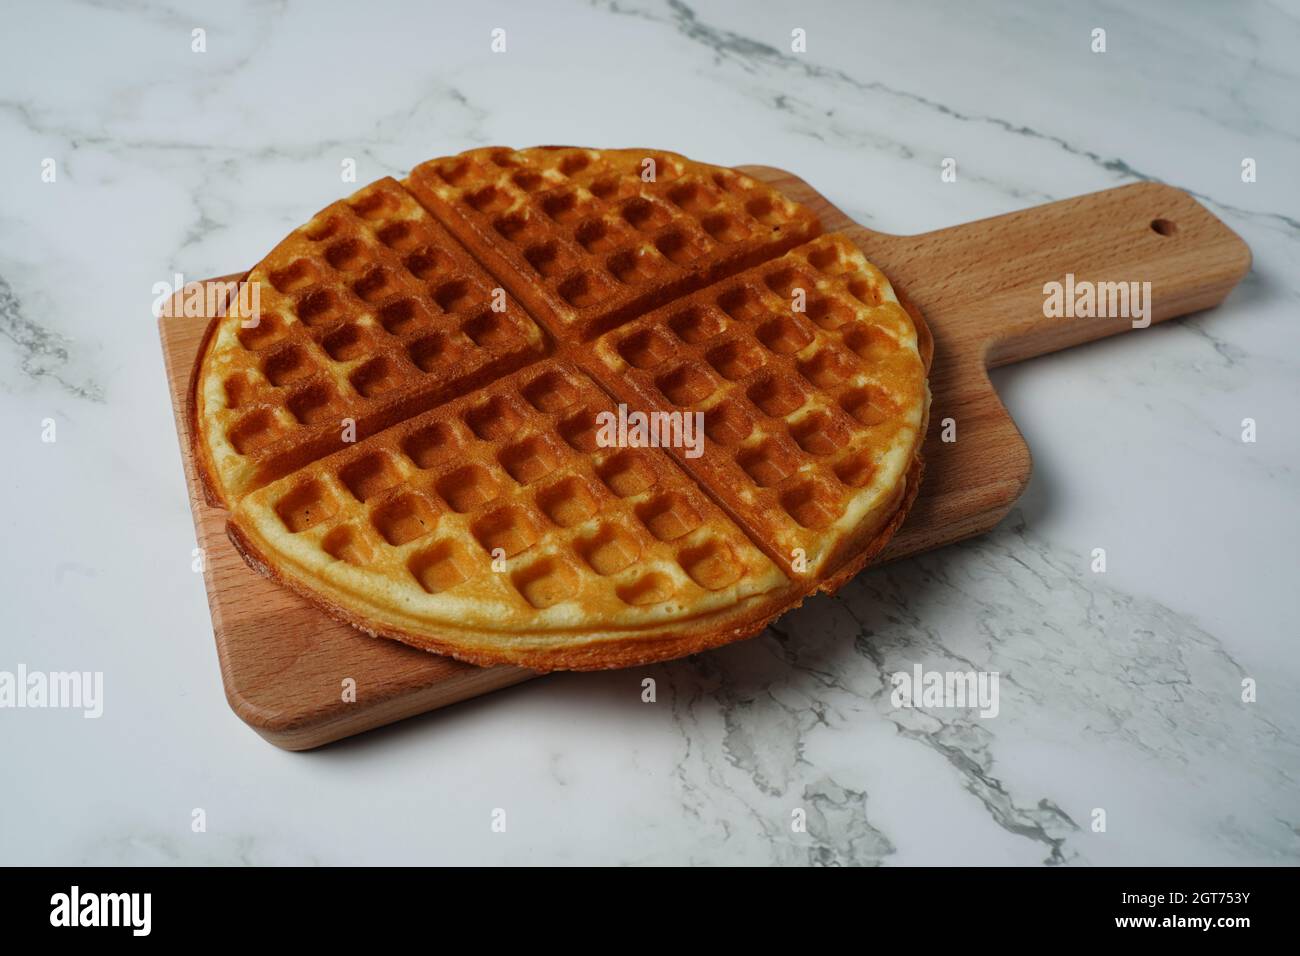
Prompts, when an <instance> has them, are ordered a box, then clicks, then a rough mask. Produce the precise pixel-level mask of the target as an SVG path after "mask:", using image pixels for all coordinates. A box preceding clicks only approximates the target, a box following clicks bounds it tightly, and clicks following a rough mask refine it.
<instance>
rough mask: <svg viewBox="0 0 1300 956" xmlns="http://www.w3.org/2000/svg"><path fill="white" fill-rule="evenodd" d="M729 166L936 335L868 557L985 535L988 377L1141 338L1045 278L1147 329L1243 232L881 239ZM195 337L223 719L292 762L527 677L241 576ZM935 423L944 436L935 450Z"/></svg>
mask: <svg viewBox="0 0 1300 956" xmlns="http://www.w3.org/2000/svg"><path fill="white" fill-rule="evenodd" d="M741 169H742V170H743V171H744V172H747V173H749V174H750V175H751V176H754V177H756V178H758V179H762V180H764V181H766V182H769V183H771V184H773V185H774V186H776V187H777V188H778V189H780V190H781V191H782V192H784V193H785V194H786V195H788V196H790V197H791V198H792V199H795V200H797V201H799V202H802V203H805V204H807V205H808V206H810V207H812V208H813V209H815V210H816V211H817V212H818V214H819V215H820V216H821V219H822V223H823V225H824V226H825V228H826V229H827V231H841V230H842V231H843V232H845V233H846V234H847V235H849V236H850V237H851V238H852V239H853V240H854V241H855V242H856V243H857V244H858V245H859V246H860V247H861V248H862V250H863V252H864V253H865V254H866V256H867V258H868V259H870V260H871V261H872V262H874V263H875V264H876V265H877V266H879V267H880V268H881V269H882V270H883V271H884V272H885V274H886V275H887V276H888V277H889V279H890V280H891V281H892V282H893V284H894V286H895V288H896V289H898V290H899V292H900V294H901V295H902V296H904V297H905V298H906V299H907V300H909V301H910V303H911V304H913V305H915V306H917V307H919V308H920V310H921V311H922V313H923V314H924V315H925V317H926V320H927V321H928V323H929V325H930V329H931V332H932V334H933V336H934V345H935V348H934V365H933V368H932V369H931V373H930V387H931V390H932V392H933V405H932V407H931V414H930V423H931V424H930V435H929V437H928V440H927V442H926V445H925V457H926V461H927V466H926V474H925V480H924V482H923V484H922V486H921V491H920V495H919V496H918V498H917V501H916V505H915V507H914V508H913V510H912V513H911V514H910V515H909V516H908V519H907V521H906V523H905V524H904V525H903V527H902V529H901V530H900V531H899V533H898V535H897V537H895V539H894V541H893V542H892V543H891V544H890V546H889V548H888V549H887V550H886V552H885V554H884V555H883V556H882V559H881V560H882V561H888V560H893V559H895V558H901V557H905V556H907V555H911V554H916V553H918V552H921V551H926V550H928V549H930V548H936V547H939V546H940V545H944V544H949V543H951V542H953V541H958V540H960V539H962V538H966V537H969V536H971V535H975V534H979V533H981V532H984V531H987V530H988V529H990V528H992V527H993V526H994V525H995V524H996V523H997V522H998V521H999V520H1000V519H1001V518H1002V517H1003V516H1004V515H1005V514H1006V513H1007V511H1008V510H1009V509H1010V508H1011V505H1012V504H1013V503H1014V502H1015V500H1016V498H1017V497H1018V496H1019V495H1020V492H1021V491H1022V490H1023V489H1024V487H1025V484H1026V482H1027V481H1028V480H1029V472H1030V457H1029V449H1028V448H1027V447H1026V445H1025V441H1024V439H1023V438H1022V437H1021V435H1020V431H1019V430H1018V429H1017V428H1016V424H1015V422H1013V421H1012V420H1011V417H1010V416H1009V415H1008V414H1007V411H1006V409H1005V408H1003V406H1002V403H1001V402H1000V401H999V400H998V396H997V394H996V393H995V392H994V390H993V387H992V385H991V384H990V382H989V378H988V372H987V370H988V368H990V367H992V366H996V365H1002V364H1006V363H1009V362H1015V361H1019V360H1021V359H1025V358H1029V357H1031V356H1034V355H1041V354H1043V353H1046V352H1054V351H1057V350H1059V349H1063V348H1068V347H1069V346H1071V345H1076V344H1078V343H1080V342H1088V341H1092V340H1093V339H1099V338H1102V337H1104V336H1108V335H1114V334H1116V333H1118V332H1126V331H1130V330H1132V331H1138V332H1140V331H1141V330H1140V329H1133V326H1132V322H1131V320H1130V319H1127V318H1119V319H1100V318H1046V317H1045V316H1044V308H1043V306H1044V300H1045V295H1044V288H1043V287H1044V284H1045V283H1048V282H1052V281H1056V282H1062V283H1064V282H1065V277H1066V274H1067V273H1071V274H1073V275H1074V277H1075V279H1076V280H1088V281H1092V282H1129V281H1137V282H1150V283H1151V301H1152V311H1151V321H1152V322H1162V321H1164V320H1166V319H1171V318H1174V317H1175V316H1179V315H1184V314H1186V313H1189V312H1195V311H1197V310H1199V309H1205V308H1209V307H1211V306H1213V305H1216V304H1218V303H1219V302H1220V301H1222V300H1223V298H1224V296H1226V295H1227V294H1228V292H1229V291H1230V290H1231V289H1232V288H1233V286H1235V285H1236V284H1237V282H1238V281H1239V280H1240V279H1241V278H1242V276H1244V275H1245V274H1246V272H1247V271H1248V270H1249V268H1250V250H1249V249H1248V248H1247V246H1246V244H1245V243H1244V242H1243V241H1242V240H1241V238H1240V237H1238V236H1237V235H1236V234H1235V233H1234V232H1232V230H1230V229H1229V228H1228V227H1227V226H1225V225H1224V224H1223V223H1222V222H1220V221H1219V220H1218V219H1216V218H1215V217H1214V216H1213V215H1211V214H1210V213H1209V212H1207V211H1206V210H1205V209H1204V208H1203V207H1202V206H1200V205H1199V204H1198V203H1197V202H1196V201H1195V200H1194V199H1192V198H1191V197H1190V196H1188V195H1187V194H1186V193H1184V192H1182V191H1181V190H1178V189H1174V188H1173V187H1170V186H1163V185H1158V184H1155V183H1140V184H1136V185H1132V186H1124V187H1121V188H1119V189H1110V190H1106V191H1105V192H1099V193H1093V194H1092V195H1089V196H1081V197H1079V198H1077V199H1067V200H1065V201H1063V202H1056V203H1051V204H1050V205H1046V206H1040V207H1038V208H1036V209H1029V210H1026V211H1024V212H1017V213H1011V214H1010V215H1006V216H998V217H996V218H993V219H985V220H981V221H979V222H974V223H969V224H967V225H963V226H954V227H952V228H949V229H940V230H938V231H936V232H929V233H923V234H920V235H915V236H891V235H886V234H884V233H879V232H872V231H871V230H869V229H864V228H863V227H861V226H859V225H857V224H856V223H854V222H853V221H852V220H851V219H849V218H848V216H846V215H845V214H844V213H843V212H841V211H840V210H838V209H836V208H835V207H834V206H832V205H831V203H830V202H829V201H828V200H827V199H826V198H825V197H823V196H822V195H820V194H819V193H817V192H816V191H815V190H814V189H813V188H812V187H811V186H809V185H808V184H807V183H805V182H804V181H803V180H801V179H799V178H798V177H796V176H794V175H792V174H790V173H787V172H784V171H782V170H778V169H772V168H770V167H765V166H744V167H741ZM226 278H227V279H229V278H231V277H226ZM206 325H207V319H206V318H204V317H194V318H184V317H178V318H163V319H160V320H159V330H160V333H161V336H162V346H163V356H164V358H165V360H166V363H167V377H168V381H169V383H170V386H171V395H172V405H173V408H174V410H175V414H176V427H177V431H178V433H179V436H180V445H181V458H182V460H183V462H184V466H185V477H186V480H187V482H188V485H189V493H190V504H191V506H192V508H193V509H194V523H195V528H196V530H197V532H198V542H199V545H200V547H201V548H202V549H203V552H204V556H205V567H204V580H205V581H206V583H207V590H208V603H209V604H210V606H211V608H212V626H213V631H214V633H215V636H216V641H217V654H218V657H219V659H220V661H221V677H222V681H223V682H224V684H225V688H226V698H227V699H228V700H229V701H230V706H231V707H232V708H234V711H235V713H236V714H238V715H239V717H240V718H241V719H242V720H244V721H245V722H246V723H248V724H249V725H250V726H251V727H252V728H253V729H254V730H256V731H257V732H258V733H259V734H261V735H262V736H263V737H265V738H266V739H267V740H269V741H270V742H271V743H273V744H275V745H276V746H278V747H284V748H286V749H288V750H306V749H310V748H312V747H318V746H320V745H321V744H325V743H329V742H330V741H333V740H338V739H340V738H342V737H347V736H350V735H352V734H356V733H360V732H361V731H364V730H370V729H372V728H374V727H379V726H381V725H383V724H388V723H392V722H393V721H397V720H401V719H403V718H405V717H410V716H413V715H415V714H419V713H423V712H425V711H428V710H433V709H435V708H438V707H444V706H446V705H447V704H452V703H455V702H457V701H461V700H465V699H467V698H470V697H475V696H478V695H479V694H486V693H487V692H489V691H492V690H496V689H498V688H501V687H506V686H509V685H511V684H517V683H519V682H520V681H524V680H527V679H529V678H530V677H534V676H537V675H536V674H534V673H533V672H531V671H526V670H522V669H520V668H517V667H494V668H488V669H483V668H478V667H472V666H470V665H468V664H461V663H458V662H456V661H453V660H451V659H450V658H445V657H438V656H436V655H433V654H428V653H425V652H424V651H420V650H416V649H413V648H410V647H406V646H404V645H402V644H398V643H396V642H395V641H388V640H381V639H376V638H371V637H367V636H366V635H364V634H362V633H360V632H359V631H356V630H353V629H352V628H351V627H349V626H347V625H345V624H340V623H338V622H336V621H334V620H332V619H331V618H329V617H327V616H326V615H325V614H324V613H322V612H321V611H319V610H317V609H316V608H315V607H314V606H313V605H311V604H309V603H307V602H306V601H305V600H303V599H302V598H299V597H297V596H295V595H294V594H292V593H290V592H289V591H287V590H285V589H283V588H281V587H278V586H277V585H275V584H273V583H272V582H270V581H269V580H267V579H266V578H263V577H262V576H260V575H258V574H257V573H255V572H254V571H252V570H250V569H249V568H248V566H247V565H245V564H244V562H243V560H242V559H241V558H240V557H239V555H238V554H236V552H235V550H234V548H233V547H232V546H231V544H230V541H229V539H228V538H227V537H226V533H225V515H224V512H222V511H220V510H219V509H216V508H212V507H210V506H209V505H208V504H206V503H205V501H204V499H203V493H202V490H201V489H200V487H199V484H198V482H197V481H196V477H195V473H194V467H193V463H192V462H191V460H190V452H189V447H190V437H189V434H188V431H189V429H188V424H187V420H186V415H185V407H186V401H187V392H188V388H189V379H190V372H191V369H192V367H193V364H194V359H195V355H196V353H197V351H198V348H199V342H200V340H201V339H202V336H203V331H204V328H205V327H206ZM947 419H951V420H952V422H953V424H954V426H955V430H956V439H957V440H956V441H948V442H945V441H943V440H942V433H943V430H944V428H943V426H944V423H945V420H947ZM816 600H826V598H819V599H816ZM794 613H795V614H797V613H798V612H794ZM347 678H351V679H353V680H354V681H355V682H356V700H355V702H346V701H344V699H343V696H344V695H343V684H344V681H345V680H346V679H347Z"/></svg>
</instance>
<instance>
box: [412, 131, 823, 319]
mask: <svg viewBox="0 0 1300 956" xmlns="http://www.w3.org/2000/svg"><path fill="white" fill-rule="evenodd" d="M651 177H652V178H651ZM407 185H408V187H409V188H410V189H411V192H412V194H413V195H414V196H415V197H416V198H417V199H419V200H420V202H422V203H424V204H425V205H426V206H427V207H428V208H429V209H431V210H433V212H434V213H435V214H436V215H437V216H438V218H439V219H440V220H442V221H443V223H445V224H446V226H447V227H448V229H450V230H451V232H452V233H453V234H454V235H455V236H456V237H457V238H458V239H460V240H461V241H462V242H463V243H464V244H465V246H466V247H467V248H468V249H470V250H471V251H472V252H473V253H474V255H475V256H476V257H477V258H478V259H479V260H480V261H481V262H483V263H484V264H485V265H486V266H487V267H488V269H490V270H491V271H492V272H493V273H494V274H496V275H498V276H500V277H501V279H502V281H503V282H504V283H505V284H506V287H507V288H508V289H510V291H511V292H512V293H513V294H514V295H515V296H516V297H518V299H519V300H520V301H521V302H523V303H524V304H525V305H526V306H527V307H528V308H529V310H531V311H532V313H533V315H535V316H536V317H537V318H538V319H539V320H540V321H541V322H542V323H543V324H544V325H546V326H547V328H549V329H550V330H551V332H552V333H553V334H555V335H557V336H559V337H561V338H578V339H585V338H587V337H588V336H590V335H592V334H594V333H596V332H598V331H600V330H601V329H603V328H609V327H611V326H613V325H615V324H617V323H618V322H620V321H622V320H624V319H626V318H629V317H631V316H633V315H636V314H638V313H640V312H644V311H646V310H647V309H651V308H654V307H655V306H656V305H659V304H661V303H663V302H666V301H668V300H669V299H672V298H675V297H677V296H679V295H682V294H683V293H686V292H690V291H691V290H692V289H698V288H700V287H701V286H704V285H707V284H708V283H710V282H713V281H715V280H717V279H720V278H722V277H723V276H726V275H730V274H732V273H734V272H737V271H739V270H740V269H743V268H745V267H746V266H749V265H754V264H755V263H757V262H760V261H762V260H764V259H769V258H771V257H772V256H775V255H779V254H781V253H782V252H784V251H785V250H787V249H789V248H791V247H793V246H795V245H798V244H799V243H801V242H804V241H806V240H808V239H811V238H812V237H813V236H815V235H817V233H818V232H820V231H821V225H820V223H819V222H818V221H817V218H816V217H815V216H814V215H813V214H812V213H811V212H810V211H809V210H807V209H804V208H803V207H801V206H799V205H798V204H797V203H794V202H791V201H790V200H789V199H786V198H785V197H784V196H782V195H781V194H780V193H779V192H777V191H776V190H775V189H772V188H771V187H770V186H766V185H764V184H762V183H760V182H758V181H757V180H754V179H751V178H750V177H749V176H746V175H744V174H743V173H739V172H736V171H735V170H732V169H725V168H723V167H720V166H708V165H705V164H703V163H695V162H692V161H691V160H688V159H686V158H685V157H683V156H678V155H677V154H676V153H666V152H661V151H655V150H637V149H607V150H595V149H578V148H576V147H558V146H543V147H538V148H535V149H524V150H510V149H502V148H496V147H494V148H487V149H475V150H470V151H469V152H466V153H461V154H460V155H459V156H451V157H448V158H445V159H435V160H432V161H431V162H427V163H424V164H423V165H420V166H417V167H416V168H415V169H414V170H413V171H412V172H411V176H410V178H409V179H408V180H407Z"/></svg>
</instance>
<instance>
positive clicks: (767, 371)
mask: <svg viewBox="0 0 1300 956" xmlns="http://www.w3.org/2000/svg"><path fill="white" fill-rule="evenodd" d="M796 298H798V299H799V302H798V305H799V306H800V307H799V308H796V306H795V301H796ZM592 353H593V354H594V356H595V358H594V363H595V368H594V369H593V371H594V373H595V374H596V375H598V376H600V377H601V378H603V379H605V380H606V381H608V382H609V383H610V385H611V387H612V388H615V389H617V390H618V391H619V392H620V393H621V394H622V395H625V396H626V401H627V403H628V405H629V406H632V407H637V408H643V409H649V410H654V411H660V412H674V411H677V412H684V413H688V414H689V413H694V412H699V413H701V414H702V415H703V421H704V431H705V436H706V438H707V441H705V442H704V445H703V454H702V455H701V456H699V457H696V458H692V457H690V456H689V455H688V454H687V451H686V449H684V448H681V447H677V448H673V449H672V453H673V454H674V456H675V457H677V459H678V460H679V461H680V463H681V465H682V467H683V468H685V469H686V470H687V471H688V472H689V473H690V474H691V475H692V477H694V478H695V479H696V480H697V481H698V482H699V483H700V484H701V485H702V486H703V487H706V488H712V489H726V498H725V502H726V507H727V509H728V511H729V512H730V513H731V515H732V516H733V517H734V518H735V519H736V520H737V521H738V522H740V524H741V525H742V526H743V527H744V528H745V530H746V532H747V533H748V534H749V535H750V536H751V537H752V538H753V540H754V541H756V542H760V543H761V545H762V546H763V547H764V548H765V549H766V551H767V552H768V554H769V555H770V556H771V558H772V560H773V561H775V562H776V563H777V564H778V565H780V566H781V568H782V569H783V570H784V571H785V572H786V573H788V574H790V575H791V576H792V577H796V578H800V577H813V578H817V577H819V576H823V575H825V574H826V573H827V571H829V570H830V569H832V568H834V567H836V566H837V565H838V563H839V562H840V561H842V560H843V559H844V558H845V557H846V556H848V555H851V554H854V553H856V552H858V551H860V550H861V548H862V546H863V544H864V543H865V542H867V541H869V540H870V539H871V538H872V537H874V536H875V535H876V533H877V532H878V531H879V529H880V528H881V527H882V526H883V525H884V523H885V522H886V521H887V520H888V519H889V518H890V517H891V516H892V515H893V514H894V512H895V511H896V510H897V508H898V504H899V501H900V500H901V497H902V495H903V494H904V492H905V491H906V489H907V483H906V482H905V481H904V478H905V476H906V475H907V472H908V471H909V469H910V468H911V467H912V463H913V460H914V458H915V457H916V452H917V448H918V446H919V444H920V441H921V439H922V437H923V436H924V434H925V426H926V413H927V411H928V408H929V392H928V390H927V387H926V381H925V368H924V365H923V363H922V359H921V354H920V349H919V347H918V341H917V333H916V328H915V326H914V325H913V323H912V320H911V318H910V316H909V315H908V314H907V312H906V311H905V310H904V309H903V307H902V306H901V305H900V304H899V302H898V299H897V297H896V296H895V294H894V291H893V289H892V288H891V286H890V285H889V282H888V280H886V279H885V277H884V276H883V275H882V274H881V273H880V271H879V270H878V269H876V268H875V267H874V266H872V265H871V263H869V262H867V260H866V259H865V258H864V257H863V255H862V253H861V252H860V251H859V250H858V248H857V247H856V246H854V245H853V244H852V243H851V242H849V241H848V240H847V239H845V238H843V237H842V236H837V235H834V234H832V235H827V236H823V237H822V238H820V239H818V240H816V241H814V242H811V243H808V244H807V245H804V246H800V247H799V248H797V249H795V250H794V251H792V252H790V253H788V254H787V255H785V256H782V257H781V258H780V259H775V260H772V261H770V262H767V263H765V264H763V265H761V266H757V267H755V268H753V269H750V270H747V271H745V272H743V273H741V274H740V275H738V276H736V277H735V278H733V279H730V280H727V281H725V282H721V283H718V284H716V285H713V286H710V287H709V288H707V289H705V290H702V291H700V292H697V293H695V294H693V295H690V296H688V297H686V298H684V299H682V300H679V301H677V302H674V303H673V304H672V305H669V306H666V307H664V308H661V309H658V310H656V311H654V312H651V313H649V314H648V315H646V316H644V317H642V318H640V319H637V320H635V321H632V322H629V323H627V324H626V325H624V326H622V327H621V328H619V329H616V330H614V331H612V332H607V333H606V334H605V335H603V336H601V337H600V338H599V339H598V340H597V341H596V343H595V345H594V348H593V350H592Z"/></svg>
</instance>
